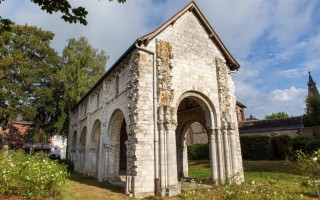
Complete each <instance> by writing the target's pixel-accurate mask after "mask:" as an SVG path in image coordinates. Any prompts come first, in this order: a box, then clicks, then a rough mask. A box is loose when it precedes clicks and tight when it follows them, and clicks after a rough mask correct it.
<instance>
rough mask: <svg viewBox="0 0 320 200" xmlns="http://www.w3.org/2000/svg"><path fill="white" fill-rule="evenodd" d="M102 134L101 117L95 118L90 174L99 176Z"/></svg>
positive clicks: (90, 155) (90, 152) (91, 144)
mask: <svg viewBox="0 0 320 200" xmlns="http://www.w3.org/2000/svg"><path fill="white" fill-rule="evenodd" d="M100 135H101V122H100V120H99V119H97V120H95V122H94V123H93V126H92V131H91V139H90V149H89V164H90V167H89V175H90V176H94V177H97V176H98V171H99V170H98V169H99V160H100Z"/></svg>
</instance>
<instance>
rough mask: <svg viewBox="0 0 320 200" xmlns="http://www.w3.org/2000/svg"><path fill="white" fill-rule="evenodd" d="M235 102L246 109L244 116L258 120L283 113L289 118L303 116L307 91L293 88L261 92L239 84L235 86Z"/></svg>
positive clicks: (241, 83)
mask: <svg viewBox="0 0 320 200" xmlns="http://www.w3.org/2000/svg"><path fill="white" fill-rule="evenodd" d="M236 89H237V90H236V96H237V100H238V101H240V102H242V103H244V104H245V105H246V106H247V108H246V110H245V114H246V116H249V115H250V114H252V115H253V116H255V117H256V118H258V119H263V118H264V116H265V115H267V114H271V113H275V112H281V111H284V112H286V113H288V114H289V116H300V115H303V114H304V109H305V98H306V95H307V89H304V88H296V87H294V86H292V87H290V88H287V89H276V90H273V91H270V92H261V91H260V90H259V89H258V88H255V87H253V86H251V85H248V84H245V83H243V82H240V83H238V84H236Z"/></svg>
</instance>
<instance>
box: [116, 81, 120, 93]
mask: <svg viewBox="0 0 320 200" xmlns="http://www.w3.org/2000/svg"><path fill="white" fill-rule="evenodd" d="M118 94H119V76H117V77H116V95H118Z"/></svg>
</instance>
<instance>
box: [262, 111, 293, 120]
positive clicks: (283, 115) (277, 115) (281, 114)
mask: <svg viewBox="0 0 320 200" xmlns="http://www.w3.org/2000/svg"><path fill="white" fill-rule="evenodd" d="M287 117H289V115H288V114H287V113H285V112H277V113H272V114H270V115H266V116H265V119H280V118H287Z"/></svg>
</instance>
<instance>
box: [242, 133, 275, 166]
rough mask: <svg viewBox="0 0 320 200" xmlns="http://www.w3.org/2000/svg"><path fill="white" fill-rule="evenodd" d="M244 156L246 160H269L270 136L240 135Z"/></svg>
mask: <svg viewBox="0 0 320 200" xmlns="http://www.w3.org/2000/svg"><path fill="white" fill-rule="evenodd" d="M240 144H241V152H242V158H243V159H245V160H268V159H269V157H270V156H269V148H270V138H269V137H268V136H261V135H253V136H241V137H240Z"/></svg>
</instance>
